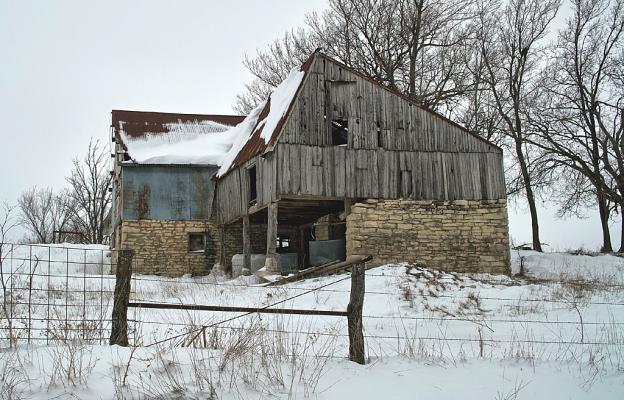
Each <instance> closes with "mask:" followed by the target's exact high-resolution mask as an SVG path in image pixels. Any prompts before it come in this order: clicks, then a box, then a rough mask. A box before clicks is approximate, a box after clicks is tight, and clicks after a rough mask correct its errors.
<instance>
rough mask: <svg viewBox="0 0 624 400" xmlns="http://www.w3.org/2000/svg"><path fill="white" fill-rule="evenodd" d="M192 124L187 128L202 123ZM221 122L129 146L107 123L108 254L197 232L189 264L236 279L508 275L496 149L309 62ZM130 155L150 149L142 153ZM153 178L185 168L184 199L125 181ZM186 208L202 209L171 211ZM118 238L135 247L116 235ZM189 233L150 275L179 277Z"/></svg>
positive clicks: (360, 80)
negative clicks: (369, 263)
mask: <svg viewBox="0 0 624 400" xmlns="http://www.w3.org/2000/svg"><path fill="white" fill-rule="evenodd" d="M113 114H115V112H114V113H113ZM221 117H222V118H226V117H225V116H221ZM201 118H203V117H199V116H197V118H195V119H194V120H192V121H191V123H190V124H188V125H193V124H195V125H210V124H211V123H210V122H201V121H209V117H206V119H205V120H201ZM227 118H230V120H228V122H229V125H236V126H234V127H225V128H220V129H222V130H218V131H217V130H215V131H214V132H213V131H211V132H209V133H207V134H203V135H202V134H201V133H196V134H190V135H187V134H186V133H185V131H184V129H181V130H180V131H179V132H178V134H177V135H172V134H171V132H169V133H167V134H166V135H158V134H149V135H144V136H145V137H143V138H139V139H140V140H136V139H137V137H133V136H132V135H131V134H129V133H128V132H127V127H128V125H125V127H124V124H123V123H122V124H120V123H119V121H120V120H121V119H119V118H118V119H117V122H115V115H113V135H114V138H115V140H116V154H115V157H116V162H115V165H116V167H115V172H114V173H115V177H116V179H115V182H116V184H115V187H114V192H115V193H116V194H115V197H116V198H117V201H116V208H115V209H116V210H117V211H116V212H115V218H113V220H114V221H116V222H117V223H116V224H114V226H116V227H117V229H116V233H115V239H116V240H115V241H114V242H115V244H114V246H118V247H119V248H134V249H135V251H136V253H137V256H138V257H141V253H142V252H143V253H144V252H145V250H144V249H143V247H144V245H145V243H143V242H141V240H143V241H151V242H153V241H154V240H153V239H150V238H152V237H154V236H158V235H162V234H163V231H162V226H165V225H169V224H173V225H176V224H178V225H185V224H186V225H188V224H196V228H194V229H195V230H196V231H197V233H198V234H204V236H205V237H208V236H210V240H204V241H203V246H204V249H203V253H201V252H200V251H199V250H197V253H198V254H201V255H198V257H204V263H205V265H209V264H210V263H211V262H212V261H213V260H214V261H215V262H216V263H218V264H219V265H221V266H222V267H223V268H225V269H226V270H228V271H230V272H232V273H233V274H235V275H236V274H239V273H247V272H253V273H257V274H260V275H262V274H276V273H287V272H291V271H292V270H296V269H301V268H305V267H308V266H310V265H317V264H321V263H324V262H327V261H331V260H334V259H341V258H345V257H349V256H354V255H372V256H373V264H384V263H390V262H403V261H406V262H419V263H422V264H425V265H427V266H429V267H431V268H436V269H441V270H451V271H458V272H490V273H504V274H507V273H509V261H510V255H509V234H508V221H507V207H506V196H505V182H504V173H503V154H502V150H501V149H500V148H499V147H497V146H496V145H494V144H492V143H490V142H488V141H487V140H485V139H483V138H481V137H479V136H478V135H475V134H474V133H472V132H470V131H468V130H466V129H464V128H463V127H461V126H460V125H458V124H456V123H454V122H452V121H450V120H449V119H447V118H445V117H444V116H442V115H440V114H437V113H435V112H432V111H430V110H428V109H427V108H426V107H423V106H422V105H421V104H418V103H416V102H414V101H412V100H410V99H409V98H407V97H404V96H402V95H401V94H399V93H397V92H394V91H392V90H390V89H389V88H387V87H384V86H382V85H380V84H379V83H377V82H376V81H374V80H373V79H372V78H370V77H368V76H365V75H363V74H361V73H359V72H358V71H356V70H353V69H351V68H349V67H347V66H346V65H344V64H342V63H340V62H338V61H337V60H334V59H332V58H330V57H328V56H326V55H324V54H323V53H321V52H315V53H314V54H313V55H311V56H310V57H309V59H308V60H307V61H306V62H305V63H304V64H303V65H302V66H301V67H300V68H296V69H294V70H292V71H291V72H290V74H289V76H288V77H287V78H286V80H285V81H284V82H282V84H280V85H279V86H278V87H277V88H276V89H275V91H274V92H273V93H272V95H271V96H270V98H269V99H268V100H267V101H266V102H264V103H262V104H260V105H259V106H258V108H256V109H255V110H253V111H252V112H251V113H250V114H249V115H248V116H246V117H245V118H244V119H243V120H242V121H235V120H233V118H234V119H235V118H239V119H242V117H235V116H229V117H227ZM175 122H177V123H179V124H181V123H182V122H183V120H182V119H178V120H176V121H175ZM187 122H188V121H187ZM213 122H215V123H219V124H220V125H222V126H227V125H228V124H226V123H224V121H220V122H219V121H213ZM143 125H145V124H143ZM176 129H177V128H176ZM158 136H161V139H160V140H159V139H155V138H157V137H158ZM162 137H166V139H165V140H162ZM202 140H203V142H202ZM154 141H156V142H157V145H153V143H151V142H154ZM146 143H147V145H145V144H146ZM202 143H204V144H205V146H203V145H202ZM139 144H140V145H145V147H146V148H147V151H146V152H145V155H143V156H141V151H142V148H141V146H138V145H139ZM222 144H223V146H222V147H223V150H222V151H221V152H219V151H215V154H212V152H213V149H214V148H217V147H219V146H220V145H222ZM191 150H192V151H191ZM204 153H206V154H204ZM150 168H151V169H156V170H158V171H160V172H161V173H167V174H173V171H175V170H180V169H182V170H183V171H184V172H183V171H178V172H179V175H180V176H188V177H187V178H180V179H186V181H187V182H190V184H189V185H187V186H189V187H190V189H189V190H187V191H186V192H185V191H184V190H176V189H174V187H171V186H170V185H167V187H169V190H170V191H173V192H175V193H176V194H177V195H178V197H179V196H182V197H184V199H182V200H180V199H179V198H177V199H176V200H175V201H174V200H171V199H172V197H171V195H168V194H163V193H162V192H163V191H166V190H167V188H165V187H162V188H160V189H154V188H153V187H151V186H150V185H153V184H155V183H154V182H155V181H159V180H160V179H159V178H157V175H151V177H150V176H148V175H149V174H156V172H149V174H147V173H146V174H147V175H146V176H144V177H143V178H144V179H143V180H142V181H140V183H139V184H138V185H137V183H136V182H139V181H138V180H137V178H136V177H133V178H131V180H132V182H133V183H132V185H130V184H129V183H128V182H127V181H128V176H130V175H132V174H133V173H131V172H128V171H135V170H146V171H147V170H150ZM197 170H202V171H203V172H202V173H205V174H206V175H205V176H207V175H211V174H212V175H211V179H210V182H208V181H207V180H205V179H204V180H203V182H204V183H205V184H203V185H195V184H193V179H192V178H190V175H192V174H193V173H197ZM192 171H195V172H192ZM160 181H161V182H162V180H160ZM145 188H149V190H146V189H145ZM154 190H156V191H158V192H159V193H160V194H159V195H158V196H160V197H163V196H164V197H167V196H169V197H167V199H168V200H166V201H160V202H159V203H158V204H155V203H154V201H153V200H151V199H152V197H154V196H153V194H152V195H151V196H152V197H150V196H147V197H146V195H143V198H147V200H148V201H147V203H149V205H148V207H147V211H146V212H145V211H144V212H143V213H142V212H141V211H140V210H141V207H143V208H142V209H143V210H145V204H143V205H142V203H145V201H143V202H141V201H139V200H140V199H141V193H146V191H147V192H149V193H154V192H153V191H154ZM194 192H198V193H201V195H198V194H196V193H194ZM128 193H134V194H128ZM161 200H162V199H161ZM187 200H189V201H190V203H193V204H197V205H198V209H201V211H200V212H199V213H196V214H195V215H193V214H192V212H191V213H190V214H189V213H186V214H184V215H178V214H175V213H174V214H175V215H174V214H172V213H171V211H172V209H175V210H177V208H176V207H177V205H176V204H178V203H179V202H182V204H186V203H185V201H187ZM176 201H177V202H178V203H176ZM178 205H179V204H178ZM154 207H156V208H154ZM126 208H128V209H129V210H128V211H127V210H126ZM160 208H164V209H165V212H160ZM178 208H179V207H178ZM186 208H188V207H186V205H184V206H182V209H184V210H186ZM154 209H158V210H159V212H157V213H155V212H154V213H153V212H152V210H154ZM190 209H192V207H191V208H190ZM124 225H125V226H124ZM152 225H153V227H152ZM159 227H160V228H159ZM126 228H130V230H131V231H132V232H133V233H132V234H133V235H136V237H137V239H136V240H130V241H129V240H128V237H129V234H128V233H127V232H126V234H125V236H124V233H123V232H124V230H125V229H126ZM159 229H160V230H159ZM185 229H186V228H181V227H178V228H176V229H173V231H175V233H174V234H173V238H172V239H171V241H176V240H177V242H179V243H181V245H180V246H179V248H180V250H179V253H176V254H177V255H176V256H175V257H173V256H172V252H171V251H168V250H167V247H169V245H167V244H166V243H164V241H162V240H161V243H162V244H163V247H162V248H160V249H159V250H158V251H160V252H161V253H160V254H161V256H162V257H163V258H167V257H168V256H169V259H170V261H169V267H167V266H166V265H164V264H163V265H162V267H159V269H158V270H157V271H149V272H154V273H163V274H179V273H180V271H181V270H182V269H184V267H183V266H182V267H180V268H178V267H176V268H173V269H172V268H171V265H173V264H174V263H177V262H178V261H177V259H176V257H182V258H184V257H187V258H188V257H189V255H188V253H189V252H191V251H192V250H191V248H192V246H191V244H190V239H189V238H190V236H189V230H188V229H186V230H185ZM167 235H170V234H169V233H167ZM195 237H196V236H195ZM197 240H198V243H199V239H197ZM139 242H141V243H139ZM183 250H185V251H183ZM182 253H184V254H182ZM171 260H173V261H171ZM146 268H147V267H146ZM207 269H209V267H207ZM187 272H193V271H187Z"/></svg>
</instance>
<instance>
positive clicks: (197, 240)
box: [188, 232, 206, 253]
mask: <svg viewBox="0 0 624 400" xmlns="http://www.w3.org/2000/svg"><path fill="white" fill-rule="evenodd" d="M205 249H206V234H205V233H203V232H202V233H189V235H188V251H189V252H191V253H203V252H204V250H205Z"/></svg>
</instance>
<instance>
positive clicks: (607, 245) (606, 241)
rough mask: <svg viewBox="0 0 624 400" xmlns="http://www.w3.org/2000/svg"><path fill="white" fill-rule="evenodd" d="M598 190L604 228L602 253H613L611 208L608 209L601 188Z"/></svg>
mask: <svg viewBox="0 0 624 400" xmlns="http://www.w3.org/2000/svg"><path fill="white" fill-rule="evenodd" d="M597 189H598V190H597V191H598V194H597V196H598V212H599V213H600V225H601V227H602V247H601V248H600V252H601V253H612V252H613V247H611V233H610V232H609V207H607V201H606V199H605V198H604V194H603V193H602V190H601V189H600V188H597Z"/></svg>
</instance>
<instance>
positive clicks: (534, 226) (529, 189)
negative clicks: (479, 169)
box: [516, 139, 542, 252]
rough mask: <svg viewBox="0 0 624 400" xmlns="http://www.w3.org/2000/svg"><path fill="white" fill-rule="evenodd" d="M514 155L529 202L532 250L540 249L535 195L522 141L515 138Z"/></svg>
mask: <svg viewBox="0 0 624 400" xmlns="http://www.w3.org/2000/svg"><path fill="white" fill-rule="evenodd" d="M516 155H517V157H518V162H519V163H520V170H521V172H522V180H523V181H524V189H525V191H526V199H527V202H528V203H529V211H530V214H531V231H532V233H533V250H535V251H539V252H541V251H542V243H541V242H540V237H539V223H538V217H537V207H536V206H535V195H534V194H533V186H532V184H531V176H530V174H529V168H528V167H527V164H526V160H525V158H524V152H523V151H522V142H521V141H520V140H519V139H516Z"/></svg>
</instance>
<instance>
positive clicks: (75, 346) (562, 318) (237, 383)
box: [0, 251, 624, 399]
mask: <svg viewBox="0 0 624 400" xmlns="http://www.w3.org/2000/svg"><path fill="white" fill-rule="evenodd" d="M76 257H78V256H76ZM70 258H71V256H70ZM512 258H513V270H514V273H518V272H520V270H522V272H523V276H522V277H516V278H509V277H506V276H492V275H484V274H479V275H469V274H447V273H442V272H438V271H433V270H428V269H425V268H421V267H418V266H413V265H387V266H382V267H378V268H373V269H370V270H368V271H367V274H366V275H367V276H366V296H365V303H364V334H365V338H366V351H367V356H368V363H367V364H366V365H363V366H361V365H358V364H355V363H352V362H349V361H348V360H347V358H346V356H347V354H348V338H347V336H346V333H347V328H346V318H344V317H318V316H317V317H310V316H292V315H291V316H284V315H269V314H263V315H248V316H244V317H240V318H236V317H238V316H240V315H241V314H235V313H215V312H193V311H179V310H152V309H130V310H129V319H130V339H131V342H132V344H133V345H136V346H131V347H129V348H121V347H117V346H112V347H111V346H107V345H105V344H94V343H97V342H98V341H97V340H96V339H97V335H95V336H94V337H92V336H89V334H88V332H87V334H85V330H84V329H83V330H82V331H81V330H80V329H78V330H75V331H72V332H69V333H66V334H65V336H63V335H58V336H61V337H67V339H66V340H64V341H63V342H58V341H49V343H48V344H47V345H46V344H45V343H46V342H45V341H38V342H37V341H35V342H33V343H34V344H33V345H31V346H28V345H26V344H24V342H25V341H24V338H23V337H22V339H20V341H19V342H18V344H19V343H22V344H20V345H19V346H18V350H17V351H15V350H6V349H5V350H3V351H2V352H0V378H2V379H1V381H2V385H3V388H2V390H0V398H9V396H8V392H7V390H12V389H11V388H13V389H14V390H15V392H19V393H17V394H21V398H33V399H47V398H85V399H86V398H88V399H91V398H101V399H109V398H198V399H199V398H226V399H229V398H242V399H246V398H318V399H336V398H359V399H369V398H370V399H379V398H384V399H386V398H388V399H390V398H396V399H405V398H414V397H418V398H435V399H446V398H448V399H451V398H453V399H454V398H458V397H461V398H465V399H477V398H478V399H484V398H492V399H529V398H543V397H546V396H548V397H549V398H553V399H559V398H561V399H570V398H571V399H579V398H581V399H582V398H587V399H590V398H601V399H621V398H624V259H623V258H618V257H614V256H596V257H590V256H582V255H578V256H577V255H569V254H562V253H549V254H539V253H535V252H528V251H521V252H516V251H513V252H512ZM76 265H79V264H78V260H76ZM85 265H89V264H85ZM521 266H522V268H521ZM74 272H75V274H74V275H75V276H72V277H70V278H69V280H68V282H69V286H70V288H71V289H70V294H69V298H68V299H69V302H70V303H72V302H76V303H77V304H80V303H81V302H84V301H85V298H86V295H84V294H83V293H80V290H81V287H80V285H82V284H84V283H85V282H87V285H89V281H90V279H89V277H91V276H93V277H94V279H93V281H94V282H100V281H103V282H106V283H105V285H107V286H106V287H107V289H112V286H114V280H111V279H108V277H107V278H106V279H103V280H102V279H100V281H98V280H97V279H96V278H97V277H98V275H95V274H87V273H82V274H81V271H80V270H76V271H74ZM44 275H45V274H44ZM85 276H86V277H87V278H85ZM45 279H47V277H45V278H42V281H41V282H39V283H37V280H36V279H34V280H33V285H34V286H37V285H40V286H37V287H40V288H42V289H45V285H46V282H45V281H44V280H45ZM59 284H60V283H59ZM97 284H99V283H97ZM94 285H95V283H94ZM132 286H133V293H132V300H134V301H143V302H167V303H192V304H210V305H217V304H221V305H241V306H259V305H269V304H275V303H278V302H281V301H282V303H280V304H277V305H276V306H275V307H280V308H315V309H323V310H345V309H346V305H347V303H348V299H349V289H350V277H349V276H348V275H346V274H343V275H335V276H331V277H323V278H316V279H309V280H306V281H301V282H296V283H293V284H289V285H285V286H278V287H265V286H261V285H259V284H258V283H257V282H256V281H254V278H250V277H245V278H243V277H241V278H238V279H234V280H226V279H225V278H224V277H222V276H217V275H212V276H207V277H183V278H178V279H172V278H163V277H156V276H142V275H137V276H135V277H134V280H133V283H132ZM314 289H317V290H314ZM42 293H45V291H44V290H42ZM104 296H105V297H106V296H109V297H108V298H105V301H106V304H105V305H104V311H103V313H104V314H106V315H110V314H107V313H110V305H111V302H110V294H108V295H107V294H104ZM295 296H298V297H295ZM44 309H45V308H42V309H41V310H40V311H37V310H38V309H37V308H36V307H33V309H32V310H31V311H32V312H33V313H38V312H39V313H42V312H43V310H44ZM70 313H71V311H70ZM85 313H86V315H87V316H92V317H93V319H97V318H101V315H102V312H101V311H100V310H99V309H90V308H87V309H85V308H81V307H77V311H75V312H74V313H73V314H71V315H72V317H71V318H76V319H80V318H81V317H82V316H83V315H85ZM41 317H43V315H41ZM71 318H70V319H71ZM3 322H4V321H3ZM2 326H4V325H2ZM22 326H24V325H23V324H22ZM202 326H207V327H208V328H206V329H202V328H201V327H202ZM105 328H107V326H106V327H105ZM55 329H58V330H62V326H58V325H56V326H53V330H55ZM2 333H3V334H2V335H0V336H3V337H4V336H6V334H5V332H4V331H3V332H2ZM83 337H86V338H87V339H89V341H87V342H86V343H85V342H84V341H83V340H82V338H83ZM168 339H170V340H168ZM192 339H194V340H192ZM6 344H7V343H6V341H5V342H3V347H6ZM182 344H184V345H189V344H190V346H187V347H182V346H181V345H182ZM15 398H20V397H19V396H17V397H15Z"/></svg>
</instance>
